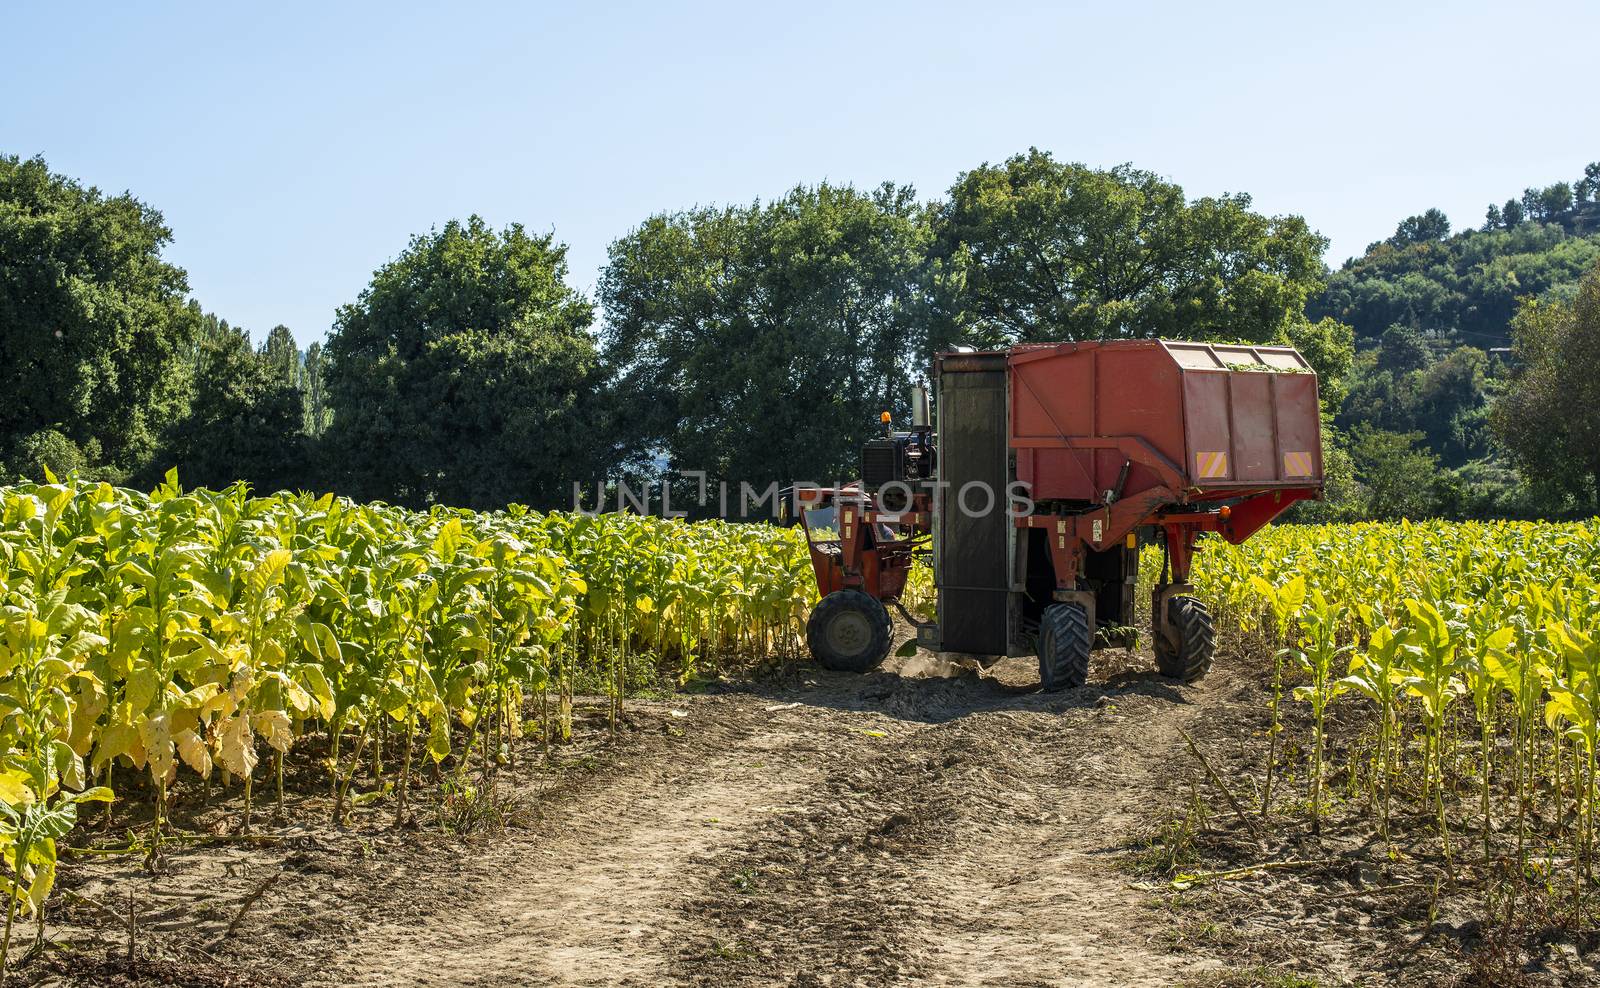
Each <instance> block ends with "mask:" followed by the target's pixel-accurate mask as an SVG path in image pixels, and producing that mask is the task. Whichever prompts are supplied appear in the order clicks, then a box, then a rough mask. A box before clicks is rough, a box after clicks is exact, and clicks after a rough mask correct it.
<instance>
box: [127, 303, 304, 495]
mask: <svg viewBox="0 0 1600 988" xmlns="http://www.w3.org/2000/svg"><path fill="white" fill-rule="evenodd" d="M278 330H282V333H281V334H279V333H278ZM193 359H194V371H193V380H194V393H193V396H192V398H191V401H190V407H189V412H188V414H186V415H185V416H184V417H183V418H181V419H179V420H178V421H177V422H175V423H173V425H172V426H171V428H169V429H168V430H167V432H166V434H165V435H164V437H163V442H162V446H161V455H160V457H159V458H158V459H157V460H156V461H155V462H154V464H153V466H154V467H155V469H152V470H149V471H147V472H148V473H156V472H159V470H160V466H159V465H160V464H162V463H169V464H177V465H179V467H180V473H181V476H182V479H183V481H184V482H185V483H187V484H191V485H202V486H206V487H213V488H221V487H226V486H227V485H229V484H231V483H233V482H234V481H236V480H244V481H248V482H249V483H250V485H251V486H252V487H253V488H255V489H257V490H260V491H276V490H284V489H294V488H297V487H303V486H307V481H308V480H309V479H310V478H311V477H312V476H313V475H314V471H313V468H312V465H311V463H310V462H309V457H310V450H309V444H308V442H307V439H306V436H305V433H304V424H305V408H304V402H303V399H302V395H301V391H300V388H299V386H298V383H297V381H296V380H295V377H294V374H295V372H293V371H287V370H286V369H285V366H286V362H287V363H288V364H289V365H292V366H293V367H295V368H298V366H299V363H298V359H297V352H296V350H295V348H294V337H293V336H291V335H289V331H288V330H287V329H286V328H284V327H282V326H279V327H277V330H274V335H273V336H269V337H268V343H267V344H266V345H265V346H263V348H262V352H261V353H259V354H258V353H257V352H256V351H254V350H252V349H251V347H250V335H249V334H248V333H246V332H245V331H244V330H242V329H237V328H235V327H232V326H229V325H228V324H227V322H226V321H225V320H219V319H217V318H216V317H215V316H207V317H205V318H204V319H203V320H202V322H201V332H200V335H199V340H198V342H197V344H196V346H195V353H194V358H193ZM145 479H146V480H147V481H151V482H153V481H154V478H153V477H150V476H146V478H145Z"/></svg>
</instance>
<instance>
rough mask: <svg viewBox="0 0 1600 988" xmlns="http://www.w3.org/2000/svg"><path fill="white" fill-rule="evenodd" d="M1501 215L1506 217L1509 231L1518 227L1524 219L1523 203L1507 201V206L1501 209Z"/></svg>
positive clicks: (1513, 200)
mask: <svg viewBox="0 0 1600 988" xmlns="http://www.w3.org/2000/svg"><path fill="white" fill-rule="evenodd" d="M1500 215H1501V216H1504V217H1505V220H1506V228H1507V229H1510V228H1511V227H1514V226H1516V225H1517V224H1519V223H1521V222H1522V220H1523V218H1524V216H1523V210H1522V203H1520V202H1518V201H1517V200H1515V199H1507V200H1506V204H1505V205H1504V206H1501V207H1500Z"/></svg>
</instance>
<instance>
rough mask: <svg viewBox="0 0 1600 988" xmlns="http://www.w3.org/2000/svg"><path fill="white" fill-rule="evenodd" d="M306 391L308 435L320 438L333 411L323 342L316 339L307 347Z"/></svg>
mask: <svg viewBox="0 0 1600 988" xmlns="http://www.w3.org/2000/svg"><path fill="white" fill-rule="evenodd" d="M305 391H306V435H308V436H310V437H311V438H313V439H320V438H321V437H322V433H323V432H325V431H326V430H327V428H328V419H329V418H330V417H331V414H332V413H331V411H330V409H329V408H328V382H327V362H326V360H325V359H324V358H323V354H322V344H321V343H318V342H316V341H315V340H313V341H312V343H311V345H310V346H308V347H306V358H305Z"/></svg>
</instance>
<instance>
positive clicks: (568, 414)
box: [324, 216, 599, 508]
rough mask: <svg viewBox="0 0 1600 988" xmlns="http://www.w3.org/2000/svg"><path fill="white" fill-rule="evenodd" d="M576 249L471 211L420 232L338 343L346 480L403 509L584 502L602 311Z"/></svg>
mask: <svg viewBox="0 0 1600 988" xmlns="http://www.w3.org/2000/svg"><path fill="white" fill-rule="evenodd" d="M566 277H567V261H566V247H565V245H562V244H558V243H556V242H555V239H554V237H553V235H543V236H534V235H530V234H528V233H527V232H526V231H524V230H523V228H522V227H521V226H520V225H516V224H513V225H512V226H509V227H507V228H506V229H505V230H504V231H501V232H496V231H494V230H492V229H490V228H489V227H488V225H487V224H485V223H484V221H483V220H482V219H480V218H478V217H477V216H473V217H471V218H470V219H468V220H467V222H465V223H460V222H455V221H452V222H450V223H447V224H446V225H445V226H444V227H443V228H442V229H438V230H434V231H432V232H430V233H428V234H426V235H423V236H417V237H413V238H412V240H411V242H410V245H409V246H408V247H407V248H406V250H405V251H404V252H403V253H402V254H401V255H400V256H399V257H398V258H396V259H395V260H394V261H392V262H390V263H388V264H386V265H384V266H383V267H382V268H380V269H378V271H377V272H376V273H374V275H373V278H372V282H371V284H370V285H368V286H367V288H366V289H365V290H364V291H363V292H362V293H361V297H360V298H359V299H358V300H357V301H356V302H354V303H352V304H349V305H346V306H344V307H342V308H341V309H340V310H339V312H338V316H337V318H336V319H335V321H334V326H333V331H332V333H331V334H330V335H329V337H328V343H327V347H326V348H325V351H324V354H325V357H326V360H327V367H326V368H325V370H324V374H325V377H326V385H325V386H326V388H327V394H328V404H329V407H330V408H331V409H332V413H333V420H332V424H331V425H330V426H329V427H328V429H327V432H326V433H325V443H326V446H327V453H328V460H329V463H330V464H331V465H332V466H333V468H334V475H335V477H336V479H337V483H338V484H339V487H340V489H341V490H344V491H348V492H349V493H351V494H352V495H354V496H357V497H361V498H386V499H394V500H396V501H399V502H401V503H404V504H410V505H423V504H430V503H436V502H437V503H447V504H453V505H462V506H466V507H476V508H488V507H503V506H504V505H506V504H507V503H510V502H521V503H525V504H532V505H535V506H550V505H557V504H566V503H570V500H571V483H572V482H573V481H576V480H586V479H588V478H589V477H590V476H591V475H592V474H593V472H594V471H595V469H596V465H595V464H594V463H593V456H594V453H595V449H594V447H595V442H594V439H595V431H594V422H593V420H592V419H590V418H588V416H589V415H590V414H592V412H593V410H592V409H591V408H589V407H588V399H589V398H590V396H592V394H593V393H594V391H595V389H596V388H597V386H598V385H599V379H598V378H597V376H596V375H597V370H598V367H597V359H596V354H595V345H594V340H593V338H592V337H591V336H590V335H589V333H588V332H587V330H588V327H589V324H590V322H591V320H592V318H593V309H592V307H591V305H590V304H589V302H588V301H587V300H586V299H584V298H583V296H582V295H581V294H579V293H578V292H577V291H575V290H574V289H572V288H571V287H570V286H568V285H567V283H566Z"/></svg>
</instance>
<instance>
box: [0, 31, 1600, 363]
mask: <svg viewBox="0 0 1600 988" xmlns="http://www.w3.org/2000/svg"><path fill="white" fill-rule="evenodd" d="M1225 6H1230V5H1223V4H1204V3H1194V2H1188V3H1173V4H1157V3H1144V4H1112V3H1105V2H1096V3H1085V4H1067V3H1062V4H1037V5H1025V4H1003V3H979V2H967V3H943V2H934V0H923V2H914V3H896V4H888V3H883V4H871V3H866V2H861V3H853V4H852V3H838V4H833V3H821V2H814V3H805V4H794V3H791V4H775V3H764V2H760V0H746V2H743V3H726V4H712V3H698V4H689V3H684V4H669V3H660V2H657V3H639V4H601V3H576V2H575V3H567V4H561V5H556V4H550V5H538V4H533V3H512V2H505V3H478V4H473V3H461V4H454V3H444V2H434V3H427V4H417V5H408V4H404V3H398V2H393V3H346V2H339V0H321V2H318V3H314V4H299V3H285V2H280V3H276V4H252V5H248V7H247V6H246V5H243V4H231V3H214V2H213V3H206V4H199V3H195V4H183V5H178V4H157V3H151V4H138V3H118V4H110V3H105V4H50V3H42V2H41V3H34V4H30V5H28V8H31V9H27V8H22V7H18V6H13V7H12V9H10V10H8V11H7V12H6V13H5V14H4V15H3V17H0V86H3V87H4V89H3V91H4V94H5V96H4V99H3V100H0V151H3V152H5V153H10V154H21V155H23V156H25V157H28V156H32V155H35V154H42V155H44V156H45V158H46V159H47V160H48V161H49V162H50V165H51V166H52V167H53V168H54V169H55V170H56V171H60V172H64V173H66V174H68V175H72V176H75V177H78V178H80V179H82V180H84V181H85V182H88V183H92V184H95V185H98V186H99V187H100V188H102V189H104V190H107V191H114V192H120V191H122V190H124V189H127V190H131V191H132V192H133V193H134V194H135V195H137V196H138V197H140V198H141V199H143V200H145V201H146V202H148V203H150V204H151V205H153V206H155V207H156V208H158V209H160V210H161V211H162V212H163V213H164V214H165V216H166V218H167V221H168V223H169V224H170V226H171V227H172V229H173V232H174V234H175V242H174V243H173V245H172V247H171V249H170V251H169V257H170V258H171V259H172V260H173V261H175V262H177V263H178V264H180V265H182V266H183V267H184V268H186V269H187V270H188V272H189V278H190V283H191V288H192V290H193V292H194V294H195V296H196V297H198V298H199V299H200V301H201V303H202V304H203V305H204V306H205V307H206V308H207V309H208V310H211V311H214V312H216V313H218V314H219V315H221V316H223V317H225V318H227V319H228V320H229V321H230V322H233V323H235V324H242V325H245V326H247V327H249V328H250V329H251V330H252V331H253V332H254V333H255V335H256V338H257V339H258V340H259V339H261V337H262V336H263V335H264V334H265V331H266V330H267V329H269V328H270V327H271V326H272V325H273V324H275V323H279V322H282V323H286V324H287V325H288V326H289V327H290V328H291V329H293V330H294V332H295V335H296V336H297V337H298V338H299V340H300V341H301V343H302V344H304V343H306V342H309V341H310V340H312V339H315V338H317V337H319V336H321V335H322V334H324V333H325V332H326V331H327V329H328V326H329V324H330V322H331V321H332V318H333V312H334V309H335V307H336V306H338V305H339V304H341V303H344V302H347V301H350V300H352V299H354V298H355V297H356V295H357V294H358V293H359V292H360V291H361V289H362V287H363V286H364V285H365V284H366V283H367V281H368V279H369V277H370V275H371V272H372V270H373V269H374V268H375V267H377V266H379V265H380V264H382V263H383V262H384V261H385V260H387V259H389V258H391V257H393V256H394V255H395V254H396V253H398V252H399V251H400V250H401V249H402V248H403V247H404V245H405V242H406V239H407V237H408V236H409V235H410V234H413V233H417V232H421V231H425V230H427V229H428V228H429V227H430V226H434V225H438V224H441V223H443V222H444V221H446V220H448V219H450V218H452V217H463V216H465V215H467V214H469V213H472V212H477V213H480V214H481V215H483V216H484V217H485V218H487V219H488V220H489V221H490V222H491V223H493V224H495V225H496V226H499V225H503V224H505V223H509V222H512V221H519V222H521V223H523V224H524V225H526V226H527V227H529V228H530V229H533V230H537V231H546V230H550V229H554V231H555V233H556V235H557V237H558V238H559V239H561V240H563V241H565V242H566V243H568V244H569V245H570V246H571V253H570V260H571V263H572V274H573V281H574V283H575V284H577V285H578V286H580V287H582V288H584V289H585V290H590V289H591V288H592V286H593V283H594V280H595V277H596V273H597V271H598V270H599V268H600V266H601V265H602V264H603V263H604V261H605V251H606V246H607V245H608V244H609V243H610V242H611V241H612V240H613V239H614V238H616V237H617V236H619V235H621V234H623V233H625V232H627V231H628V230H629V229H630V228H631V227H632V226H634V225H635V224H637V223H638V222H639V221H640V220H641V219H643V218H644V217H645V216H647V215H649V214H651V213H653V212H659V211H663V210H672V209H678V208H682V207H686V206H690V205H693V204H696V203H713V202H730V201H732V202H747V201H750V200H752V199H755V198H757V197H763V198H770V197H772V196H775V195H778V194H781V193H782V192H784V191H785V190H787V189H788V188H790V187H792V186H793V185H795V184H797V183H812V182H816V181H818V180H821V179H828V180H830V181H835V182H852V183H855V184H857V185H858V186H871V185H875V184H877V183H878V182H880V181H883V180H885V179H892V180H894V181H898V182H906V183H911V184H913V185H915V186H916V188H917V190H918V192H919V193H920V194H921V195H922V196H924V197H925V198H926V197H932V196H934V195H937V194H939V193H941V192H942V191H943V190H944V189H946V188H947V187H948V186H949V185H950V183H951V182H952V180H953V179H954V178H955V176H956V175H957V174H958V173H959V172H960V171H962V170H963V169H965V168H969V167H972V166H974V165H977V164H979V163H981V162H984V161H998V160H1001V159H1003V158H1005V157H1006V156H1008V155H1010V154H1012V153H1014V152H1017V151H1021V150H1024V149H1026V148H1027V147H1028V146H1030V145H1037V146H1038V147H1041V148H1044V149H1047V150H1049V151H1051V152H1053V153H1055V154H1056V155H1057V156H1058V157H1060V158H1063V159H1067V160H1077V161H1083V162H1087V163H1089V164H1092V165H1102V166H1103V165H1112V164H1116V163H1118V162H1123V161H1131V162H1133V163H1134V164H1136V165H1139V166H1140V167H1143V168H1148V169H1151V170H1153V171H1156V172H1159V173H1161V174H1163V175H1165V176H1167V177H1169V178H1171V179H1173V180H1175V181H1177V182H1178V183H1179V184H1181V185H1182V186H1183V187H1184V188H1185V190H1186V191H1187V192H1188V193H1189V194H1190V195H1191V196H1194V195H1210V194H1216V193H1221V192H1248V193H1250V194H1251V195H1253V196H1254V197H1255V201H1256V204H1257V206H1258V208H1260V209H1261V210H1263V211H1266V212H1270V213H1284V212H1296V213H1300V214H1302V215H1304V216H1305V217H1306V218H1307V219H1308V220H1309V221H1310V223H1311V225H1312V226H1313V227H1315V228H1317V229H1318V230H1320V231H1322V233H1324V234H1325V235H1326V236H1328V237H1330V238H1331V239H1332V242H1333V245H1332V249H1331V250H1330V251H1329V260H1330V262H1332V263H1337V262H1338V261H1340V260H1342V259H1343V258H1345V257H1347V256H1349V255H1350V254H1352V253H1359V252H1360V251H1361V249H1362V248H1363V247H1364V246H1365V245H1366V244H1367V243H1368V242H1369V241H1371V240H1374V239H1379V238H1381V237H1384V236H1387V235H1388V234H1389V233H1390V232H1392V230H1393V228H1394V225H1395V223H1396V222H1397V221H1398V220H1400V219H1401V218H1402V217H1404V216H1406V215H1408V214H1410V213H1415V212H1419V211H1421V210H1423V209H1425V208H1427V207H1429V206H1439V207H1441V208H1443V209H1444V210H1445V211H1446V212H1447V213H1448V214H1449V215H1450V218H1451V220H1452V221H1454V223H1455V224H1456V225H1457V226H1458V227H1460V226H1465V225H1476V224H1478V223H1479V222H1481V219H1482V215H1483V208H1484V206H1485V204H1487V203H1488V202H1489V201H1491V200H1494V201H1502V200H1504V199H1505V198H1507V197H1508V196H1511V195H1514V194H1517V193H1519V192H1520V191H1521V190H1522V189H1523V188H1524V187H1525V186H1527V185H1531V184H1535V183H1538V184H1547V183H1549V182H1553V181H1558V180H1563V181H1570V180H1571V179H1573V178H1574V177H1576V176H1577V175H1579V174H1580V173H1581V171H1582V168H1583V165H1584V164H1585V163H1586V162H1589V161H1592V160H1596V159H1600V112H1597V103H1596V99H1595V93H1596V91H1597V88H1596V87H1597V85H1600V84H1597V82H1596V78H1595V75H1594V72H1595V54H1594V53H1595V47H1594V46H1595V43H1596V39H1597V38H1600V4H1596V3H1593V2H1569V3H1537V2H1535V3H1521V4H1512V3H1505V2H1497V3H1479V2H1459V3H1398V2H1387V3H1339V4H1314V5H1313V4H1296V3H1285V2H1274V3H1263V4H1256V5H1231V6H1232V10H1231V11H1230V12H1223V8H1224V7H1225Z"/></svg>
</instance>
